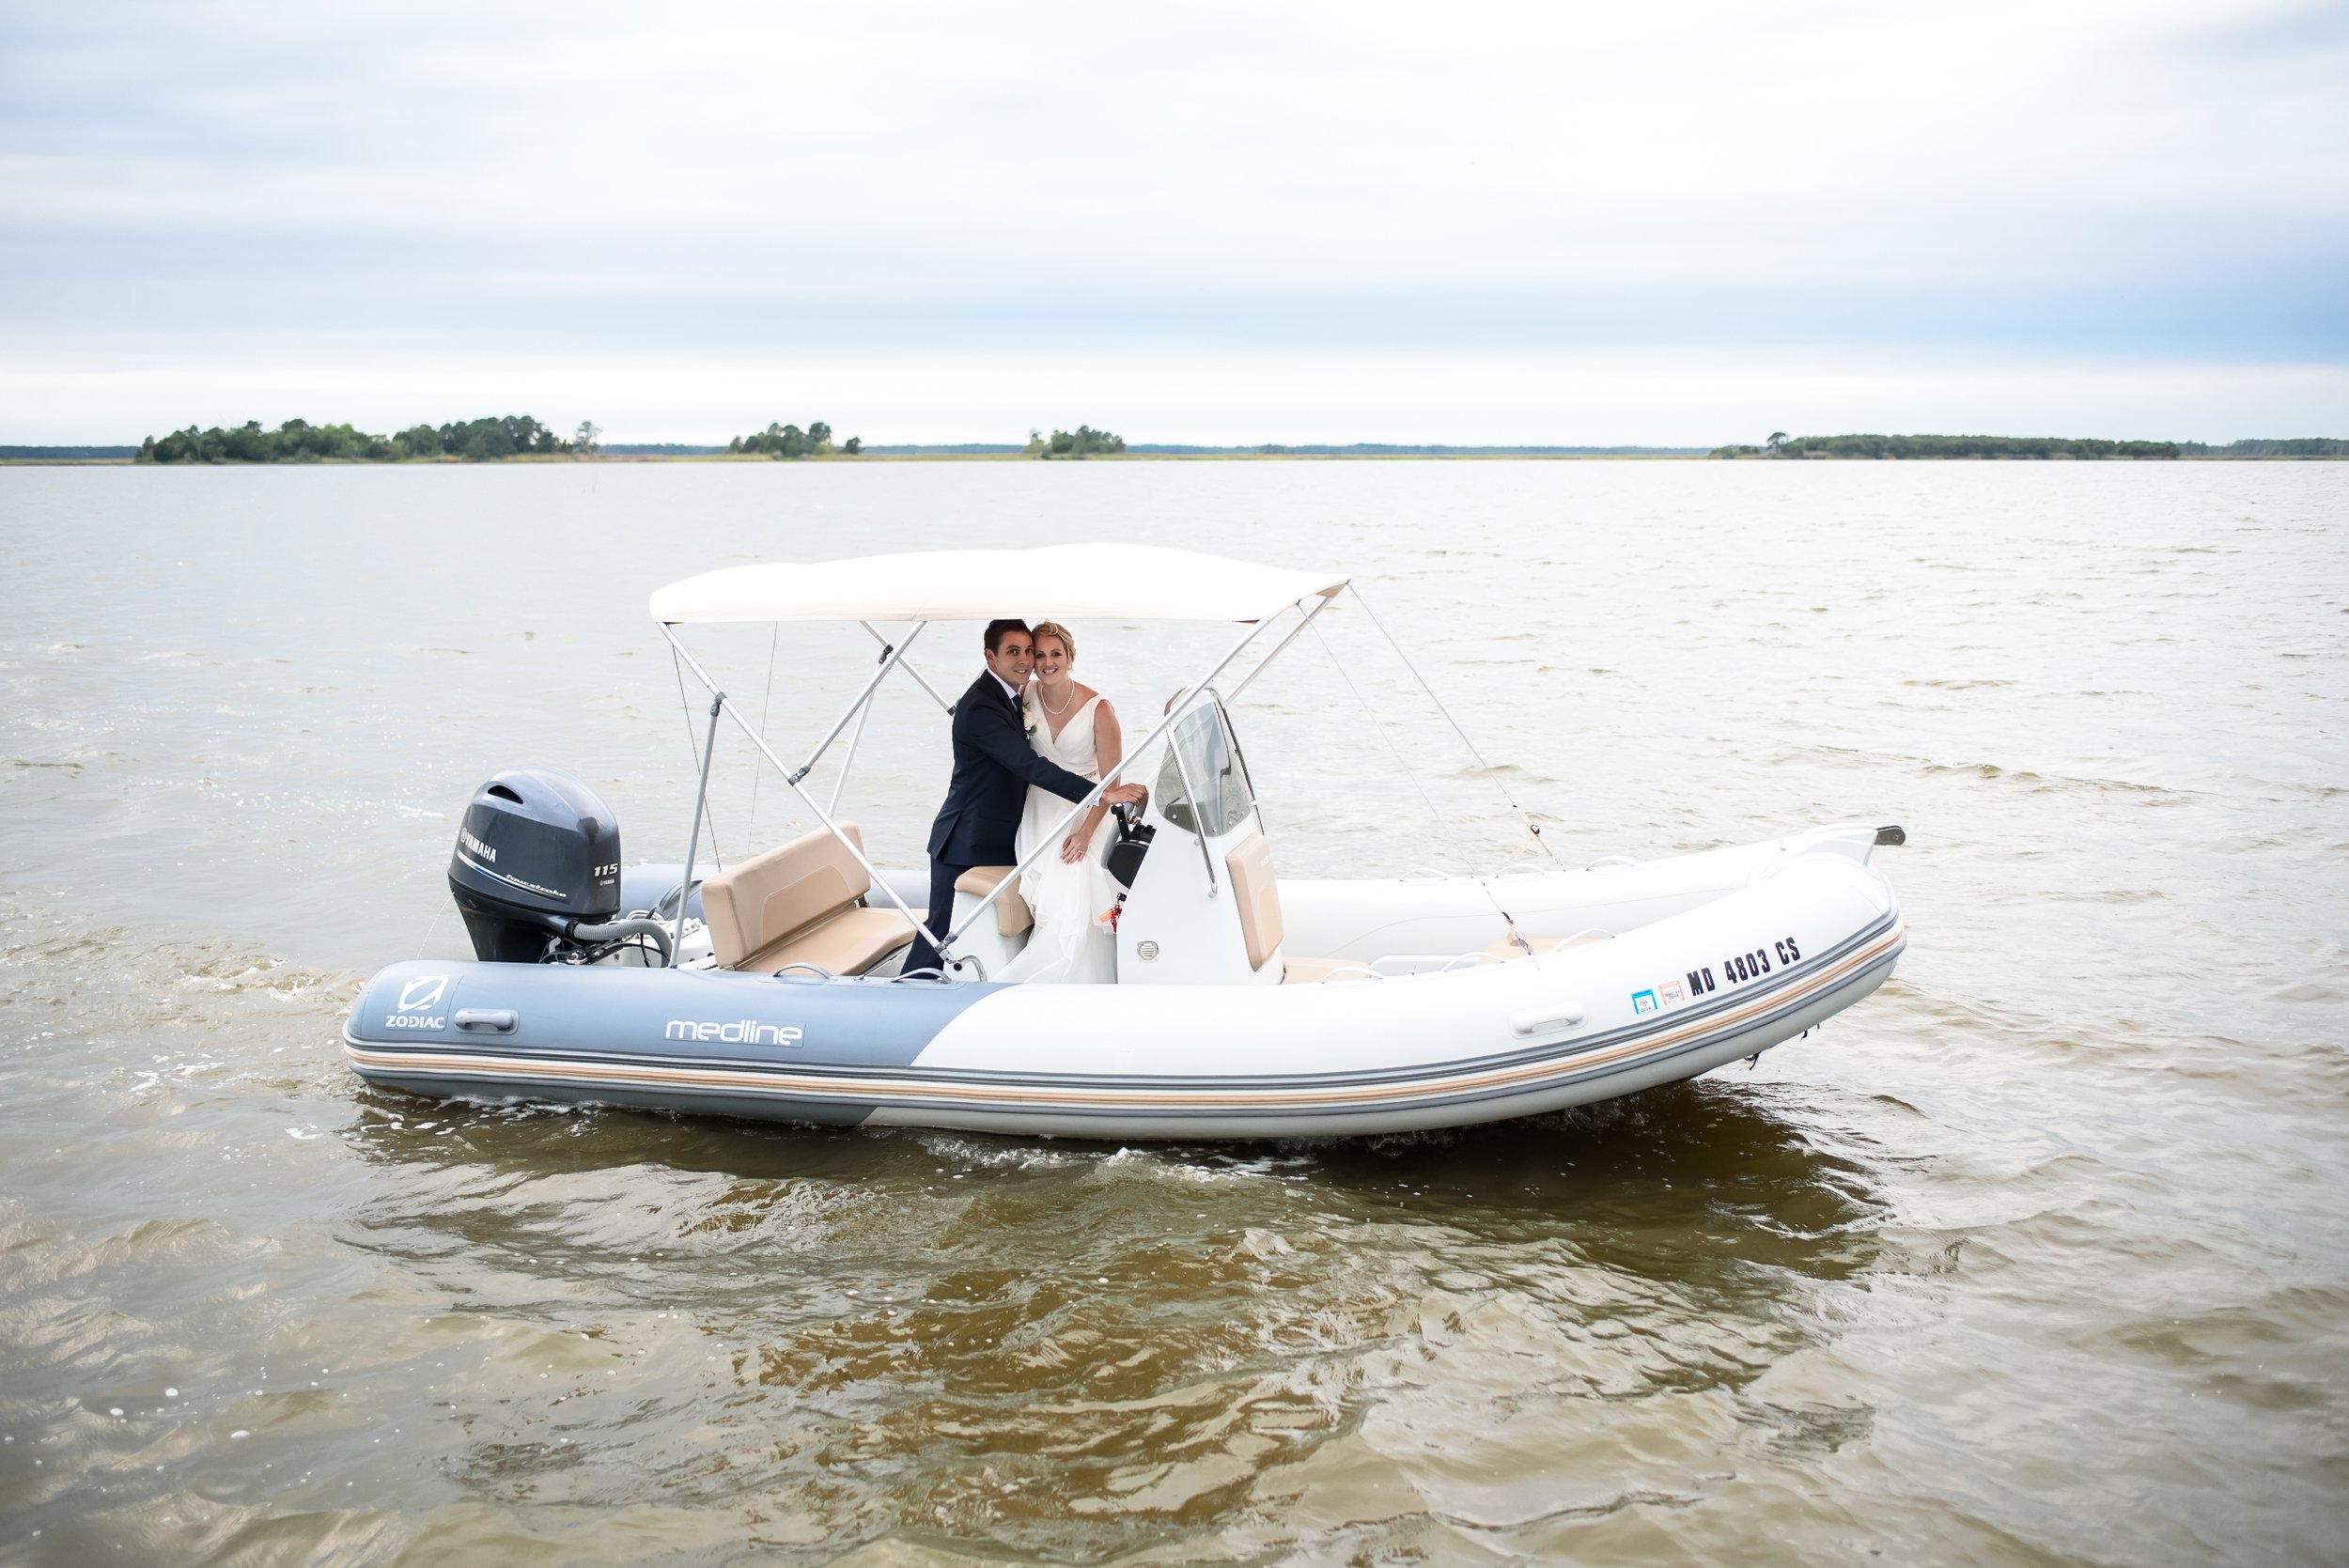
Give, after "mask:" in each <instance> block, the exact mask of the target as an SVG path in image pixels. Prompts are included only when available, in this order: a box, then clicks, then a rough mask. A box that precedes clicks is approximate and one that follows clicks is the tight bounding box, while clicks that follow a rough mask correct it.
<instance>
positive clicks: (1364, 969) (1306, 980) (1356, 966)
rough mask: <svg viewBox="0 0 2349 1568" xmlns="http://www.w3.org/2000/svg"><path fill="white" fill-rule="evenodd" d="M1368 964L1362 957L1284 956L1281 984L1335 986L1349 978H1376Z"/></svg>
mask: <svg viewBox="0 0 2349 1568" xmlns="http://www.w3.org/2000/svg"><path fill="white" fill-rule="evenodd" d="M1377 978H1378V976H1377V975H1376V974H1374V973H1373V972H1371V968H1370V966H1369V965H1368V964H1365V963H1363V962H1362V961H1361V959H1360V958H1283V959H1282V960H1281V984H1282V985H1283V986H1335V985H1339V984H1341V983H1343V982H1345V981H1348V980H1376V979H1377Z"/></svg>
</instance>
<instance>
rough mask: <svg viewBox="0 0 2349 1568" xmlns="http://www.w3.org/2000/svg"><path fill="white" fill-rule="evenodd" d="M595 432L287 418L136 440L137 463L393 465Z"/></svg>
mask: <svg viewBox="0 0 2349 1568" xmlns="http://www.w3.org/2000/svg"><path fill="white" fill-rule="evenodd" d="M602 433H603V432H602V431H600V430H599V429H597V428H596V427H595V426H594V425H592V424H590V423H588V422H586V421H582V422H581V423H580V427H579V431H578V434H577V436H576V438H575V439H574V440H571V441H565V440H564V439H563V438H562V437H560V436H558V435H556V434H555V433H554V432H553V431H552V430H550V429H548V428H547V427H545V426H544V425H541V424H539V423H538V422H537V420H536V419H533V418H532V417H531V416H530V415H528V414H526V413H509V414H503V415H499V416H497V417H494V418H490V419H466V420H459V421H458V422H456V423H454V424H449V425H416V426H412V427H410V428H408V429H405V430H402V431H400V432H399V433H398V434H397V435H392V436H378V435H370V434H368V433H367V432H366V431H365V430H362V429H358V428H356V427H352V426H350V425H313V424H311V423H310V422H309V421H308V420H306V419H288V421H286V423H285V424H283V425H280V426H279V427H277V428H276V429H274V430H265V429H263V428H261V424H260V421H258V420H247V421H246V422H245V423H244V424H242V425H239V426H237V427H234V428H231V429H224V428H222V427H219V426H217V425H215V426H213V427H211V428H210V429H209V430H199V429H197V428H196V427H194V426H193V425H191V426H189V427H187V428H186V429H184V430H174V431H173V432H172V433H171V434H169V435H167V436H162V437H157V436H149V437H148V438H147V439H146V440H145V441H144V442H140V443H139V451H138V459H137V460H138V461H140V462H143V463H315V462H323V461H325V460H327V459H328V458H334V459H338V460H341V461H345V462H367V463H397V462H406V461H411V460H413V459H417V458H463V459H465V460H467V461H469V462H483V461H490V460H493V459H495V458H519V457H526V456H533V455H537V454H546V453H560V452H580V453H585V452H593V451H594V450H595V449H596V438H597V437H598V436H599V435H601V434H602Z"/></svg>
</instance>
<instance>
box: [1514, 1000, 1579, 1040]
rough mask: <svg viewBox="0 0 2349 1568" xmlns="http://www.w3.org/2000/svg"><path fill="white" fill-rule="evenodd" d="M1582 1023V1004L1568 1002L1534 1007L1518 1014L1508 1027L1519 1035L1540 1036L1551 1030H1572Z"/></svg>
mask: <svg viewBox="0 0 2349 1568" xmlns="http://www.w3.org/2000/svg"><path fill="white" fill-rule="evenodd" d="M1581 1021H1582V1004H1581V1003H1580V1002H1577V1001H1569V1002H1564V1003H1562V1004H1560V1005H1559V1006H1556V1007H1536V1008H1533V1009H1532V1010H1531V1011H1529V1012H1524V1013H1519V1014H1517V1016H1516V1017H1512V1018H1511V1019H1510V1020H1509V1027H1510V1028H1511V1029H1514V1030H1516V1031H1517V1032H1518V1033H1519V1034H1541V1033H1545V1032H1548V1031H1549V1030H1553V1029H1572V1028H1573V1027H1574V1026H1575V1025H1576V1024H1579V1023H1580V1022H1581Z"/></svg>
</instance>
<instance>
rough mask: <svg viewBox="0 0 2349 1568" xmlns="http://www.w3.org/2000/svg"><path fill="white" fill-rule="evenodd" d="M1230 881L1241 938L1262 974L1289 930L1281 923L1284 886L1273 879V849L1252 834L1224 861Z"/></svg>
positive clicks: (1259, 835)
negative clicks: (1282, 889)
mask: <svg viewBox="0 0 2349 1568" xmlns="http://www.w3.org/2000/svg"><path fill="white" fill-rule="evenodd" d="M1223 869H1224V871H1225V872H1226V874H1228V875H1229V877H1231V882H1232V902H1233V904H1234V905H1235V906H1236V907H1237V908H1238V910H1239V932H1240V938H1241V939H1242V940H1243V941H1245V942H1246V943H1247V944H1248V967H1249V968H1250V969H1252V970H1262V969H1263V968H1264V967H1265V961H1266V960H1267V959H1268V958H1270V957H1271V956H1272V955H1274V954H1276V953H1278V952H1280V951H1281V939H1282V937H1283V936H1284V935H1286V928H1285V927H1284V926H1283V924H1282V920H1281V886H1280V883H1279V882H1278V881H1277V880H1276V879H1275V878H1274V877H1273V875H1272V846H1271V845H1269V844H1268V843H1266V842H1265V836H1264V834H1262V833H1251V834H1249V835H1248V836H1247V837H1246V838H1244V839H1242V840H1240V842H1239V845H1238V846H1237V848H1235V849H1234V850H1233V851H1232V852H1231V853H1230V854H1228V855H1226V856H1224V857H1223Z"/></svg>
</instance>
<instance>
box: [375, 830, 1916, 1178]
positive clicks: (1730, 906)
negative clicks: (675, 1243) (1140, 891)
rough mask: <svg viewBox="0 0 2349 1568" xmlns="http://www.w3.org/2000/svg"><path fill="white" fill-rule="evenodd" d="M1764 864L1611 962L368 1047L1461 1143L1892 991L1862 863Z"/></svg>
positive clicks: (1528, 962) (1115, 1117) (451, 1073)
mask: <svg viewBox="0 0 2349 1568" xmlns="http://www.w3.org/2000/svg"><path fill="white" fill-rule="evenodd" d="M1771 848H1772V846H1750V849H1752V850H1769V849H1771ZM1723 853H1746V852H1744V851H1739V852H1723ZM1688 859H1689V860H1691V861H1693V860H1696V859H1697V857H1689V858H1688ZM1657 864H1658V865H1659V866H1666V867H1669V866H1671V865H1672V862H1657ZM1755 864H1756V865H1757V866H1763V867H1765V869H1766V874H1763V875H1759V879H1757V880H1755V881H1754V882H1753V883H1752V884H1751V885H1749V886H1745V887H1741V888H1738V889H1736V890H1735V891H1733V892H1729V893H1721V894H1719V895H1718V896H1710V895H1708V896H1707V897H1706V898H1705V900H1704V901H1703V902H1702V903H1700V904H1698V905H1696V906H1695V907H1693V908H1686V909H1684V910H1682V911H1681V912H1679V913H1677V914H1673V915H1671V916H1669V917H1667V918H1663V919H1658V920H1657V921H1655V922H1653V923H1652V924H1647V925H1644V926H1641V928H1639V929H1636V930H1632V931H1628V932H1626V933H1624V934H1622V935H1620V936H1616V937H1614V938H1612V939H1608V940H1603V941H1594V942H1591V943H1589V944H1587V945H1583V946H1578V947H1569V948H1566V949H1563V950H1560V951H1555V952H1550V953H1546V954H1542V955H1537V956H1533V957H1528V958H1521V959H1517V960H1515V961H1510V962H1498V963H1486V964H1483V965H1481V966H1478V967H1473V968H1463V969H1455V970H1451V971H1449V972H1424V973H1406V974H1398V975H1394V976H1392V977H1388V978H1381V979H1377V980H1365V981H1361V982H1359V983H1354V984H1321V985H1285V986H1282V985H1254V986H1003V985H990V984H984V983H952V984H938V983H926V982H915V981H886V980H879V979H856V978H840V979H823V978H812V977H803V976H800V975H796V974H791V975H785V976H772V975H766V974H755V973H740V972H734V971H726V970H646V969H627V968H617V967H577V968H573V967H565V966H528V965H516V964H483V963H470V962H448V961H440V962H433V961H415V962H409V963H401V964H396V965H394V966H392V967H390V968H388V969H386V970H382V971H381V972H380V973H379V974H377V975H376V976H375V977H374V978H373V979H371V980H370V981H369V982H368V983H367V986H366V988H365V989H364V990H363V992H362V993H361V995H360V998H359V1000H358V1002H357V1004H356V1005H355V1006H354V1008H353V1010H352V1012H351V1015H350V1021H349V1023H348V1024H347V1026H346V1028H345V1032H344V1048H345V1051H346V1053H347V1055H348V1056H349V1059H350V1064H351V1066H352V1067H353V1069H354V1070H355V1071H357V1072H358V1073H359V1075H360V1076H361V1077H362V1078H364V1079H367V1080H368V1081H369V1082H371V1083H378V1084H382V1085H385V1086H389V1087H394V1088H399V1089H405V1090H411V1091H413V1092H416V1093H419V1094H435V1095H457V1096H465V1097H473V1098H484V1099H529V1100H545V1101H558V1102H573V1103H589V1104H599V1105H614V1106H632V1107H643V1108H648V1109H658V1110H683V1111H692V1112H700V1113H707V1114H716V1115H727V1116H743V1117H754V1118H761V1119H767V1120H779V1121H794V1122H810V1123H828V1124H834V1125H846V1126H855V1125H875V1126H884V1125H897V1126H935V1127H955V1128H965V1129H971V1130H978V1131H988V1132H1001V1133H1014V1134H1043V1135H1048V1136H1062V1137H1082V1138H1105V1139H1248V1138H1290V1137H1327V1136H1344V1135H1358V1134H1366V1133H1382V1132H1397V1131H1408V1130H1413V1129H1419V1128H1427V1127H1439V1126H1461V1125H1466V1124H1471V1123H1479V1122H1488V1121H1497V1120H1501V1119H1503V1118H1507V1117H1514V1116H1523V1115H1529V1114H1532V1113H1535V1112H1539V1111H1545V1110H1557V1109H1560V1108H1562V1107H1566V1106H1573V1105H1579V1104H1585V1103H1588V1102H1591V1101H1595V1100H1602V1099H1608V1098H1611V1097H1613V1096H1616V1095H1620V1094H1630V1093H1634V1092H1636V1091H1638V1090H1641V1089H1645V1088H1649V1087H1652V1086H1654V1085H1657V1084H1660V1083H1666V1082H1671V1081H1673V1080H1676V1079H1687V1078H1693V1077H1696V1076H1697V1075H1699V1074H1702V1073H1704V1072H1708V1071H1711V1070H1712V1069H1713V1068H1716V1067H1719V1066H1721V1065H1723V1064H1724V1063H1730V1062H1734V1061H1735V1060H1737V1059H1738V1058H1740V1057H1745V1056H1750V1055H1753V1054H1755V1053H1757V1052H1759V1051H1762V1050H1766V1049H1767V1048H1770V1047H1772V1046H1775V1045H1778V1044H1780V1043H1781V1042H1783V1041H1785V1040H1788V1039H1792V1038H1795V1037H1797V1036H1798V1035H1800V1034H1802V1033H1803V1032H1806V1031H1807V1030H1810V1029H1812V1028H1813V1027H1815V1026H1816V1025H1818V1024H1819V1023H1821V1022H1823V1021H1824V1020H1826V1019H1827V1018H1828V1017H1833V1016H1834V1015H1835V1014H1837V1013H1839V1012H1841V1011H1843V1009H1844V1008H1846V1007H1848V1006H1850V1005H1851V1004H1852V1003H1853V1002H1855V1001H1859V1000H1860V999H1861V998H1862V997H1865V996H1866V995H1868V994H1869V993H1870V992H1872V991H1874V990H1875V988H1876V987H1877V986H1880V985H1882V984H1883V983H1884V981H1885V980H1886V979H1887V978H1888V977H1889V976H1890V974H1891V972H1892V970H1893V967H1894V965H1895V964H1896V963H1897V962H1898V960H1899V957H1900V955H1901V952H1902V949H1903V946H1904V942H1905V937H1904V931H1903V926H1902V924H1901V919H1900V914H1899V910H1898V908H1897V906H1896V905H1895V903H1894V901H1893V898H1892V895H1891V890H1890V887H1889V885H1887V883H1886V882H1885V880H1884V878H1883V877H1881V876H1880V875H1879V874H1878V873H1877V872H1876V871H1875V869H1874V868H1873V867H1872V866H1870V865H1868V864H1867V863H1866V855H1865V851H1864V849H1859V850H1857V851H1854V850H1853V849H1852V848H1851V846H1847V845H1845V846H1838V845H1834V844H1828V845H1824V846H1820V847H1819V848H1818V849H1816V850H1814V851H1813V852H1809V853H1800V854H1792V855H1788V854H1785V853H1783V852H1782V848H1781V851H1780V852H1779V853H1777V854H1775V855H1773V856H1771V857H1770V858H1769V859H1768V860H1767V861H1766V862H1764V861H1761V860H1757V861H1756V862H1755ZM1575 875H1582V874H1575ZM1527 880H1531V879H1530V878H1528V879H1527ZM1553 902H1556V901H1555V900H1553ZM1560 934H1563V933H1560Z"/></svg>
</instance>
